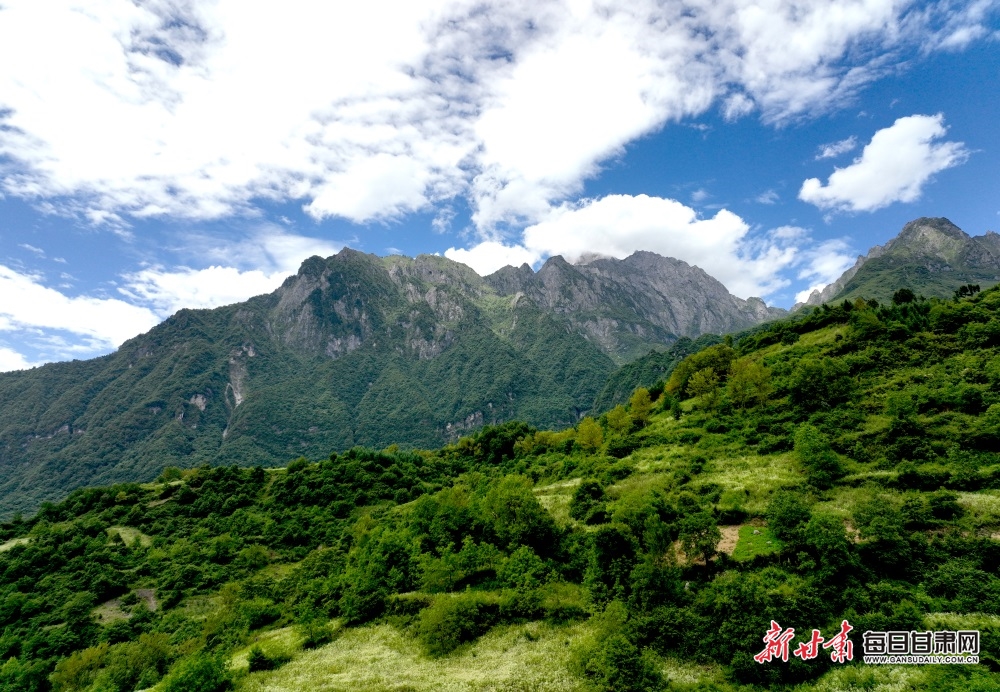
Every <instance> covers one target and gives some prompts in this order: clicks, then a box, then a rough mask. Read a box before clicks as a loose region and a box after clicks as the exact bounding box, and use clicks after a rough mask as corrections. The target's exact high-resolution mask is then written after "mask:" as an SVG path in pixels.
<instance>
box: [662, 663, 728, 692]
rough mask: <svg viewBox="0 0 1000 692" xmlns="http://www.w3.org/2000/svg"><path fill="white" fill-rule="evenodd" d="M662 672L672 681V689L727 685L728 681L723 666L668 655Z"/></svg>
mask: <svg viewBox="0 0 1000 692" xmlns="http://www.w3.org/2000/svg"><path fill="white" fill-rule="evenodd" d="M660 672H661V673H662V674H663V677H664V678H666V679H667V681H669V682H670V684H671V689H678V688H679V689H686V688H687V687H688V686H690V687H692V688H698V687H699V686H704V685H725V683H726V676H725V673H724V672H723V670H722V666H720V665H717V664H699V663H695V662H693V661H684V660H680V659H677V658H673V657H667V658H665V659H663V663H662V665H661V666H660ZM709 689H712V688H709Z"/></svg>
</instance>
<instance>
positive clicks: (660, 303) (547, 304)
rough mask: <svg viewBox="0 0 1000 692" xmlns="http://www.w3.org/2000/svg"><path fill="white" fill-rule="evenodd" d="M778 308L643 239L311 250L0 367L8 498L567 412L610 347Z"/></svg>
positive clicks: (735, 325)
mask: <svg viewBox="0 0 1000 692" xmlns="http://www.w3.org/2000/svg"><path fill="white" fill-rule="evenodd" d="M780 312H781V311H774V310H771V309H769V308H767V307H766V306H765V305H764V304H763V302H761V301H759V300H756V299H751V300H749V301H743V300H740V299H739V298H735V297H733V296H732V295H730V294H729V293H728V291H726V290H725V288H724V287H723V286H722V284H720V283H719V282H718V281H716V280H714V279H712V278H711V277H710V276H708V275H707V274H705V273H704V272H703V271H701V270H700V269H698V268H696V267H691V266H689V265H687V264H685V263H683V262H679V261H677V260H672V259H667V258H663V257H658V256H657V255H653V254H651V253H636V254H635V255H633V256H632V257H629V258H628V259H625V260H620V261H619V260H606V259H601V260H595V261H592V262H590V263H589V264H586V265H581V266H572V265H569V264H567V263H566V262H565V261H563V260H562V258H559V257H556V258H552V259H551V260H549V261H548V262H547V263H546V264H545V266H543V267H542V268H541V269H540V270H539V272H538V273H535V272H533V271H532V270H531V268H530V267H527V266H523V267H521V268H519V269H515V268H514V267H507V268H505V269H503V270H501V271H499V272H497V273H496V274H494V275H493V276H491V277H487V278H485V279H484V278H482V277H480V276H479V275H477V274H476V273H475V272H473V271H472V270H471V269H470V268H469V267H467V266H465V265H463V264H458V263H456V262H453V261H451V260H448V259H445V258H442V257H435V256H428V255H423V256H420V257H417V258H415V259H411V258H407V257H385V258H382V257H377V256H375V255H368V254H364V253H361V252H357V251H355V250H350V249H345V250H343V251H342V252H340V253H338V254H337V255H335V256H333V257H329V258H326V259H323V258H320V257H311V258H309V259H308V260H306V261H305V262H303V263H302V266H301V267H300V269H299V271H298V272H297V274H296V275H295V276H291V277H289V278H288V279H287V280H286V281H285V282H284V283H283V284H282V286H281V287H280V288H278V289H277V290H276V291H274V292H273V293H271V294H268V295H262V296H257V297H255V298H252V299H250V300H248V301H246V302H244V303H239V304H235V305H229V306H225V307H222V308H217V309H214V310H181V311H180V312H178V313H177V314H175V315H173V316H172V317H171V318H169V319H168V320H166V321H164V322H163V323H162V324H160V325H158V326H156V327H155V328H153V329H152V330H150V331H149V332H148V333H146V334H143V335H140V336H138V337H136V338H134V339H131V340H129V341H127V342H126V343H125V344H123V345H122V346H121V348H120V349H119V350H118V351H117V352H116V353H113V354H111V355H109V356H105V357H102V358H97V359H94V360H90V361H77V362H72V363H55V364H51V365H46V366H43V367H41V368H36V369H34V370H29V371H22V372H13V373H0V517H2V516H4V515H8V514H10V513H12V512H13V511H16V510H22V511H32V510H34V509H35V508H36V507H37V506H38V504H39V503H40V502H41V501H44V500H54V499H59V498H61V497H63V496H64V495H65V494H66V493H67V492H68V491H69V490H71V489H73V488H76V487H80V486H82V485H95V484H99V485H106V484H110V483H115V482H121V481H145V480H150V479H152V478H155V477H156V475H158V474H159V472H160V471H161V470H162V469H163V467H164V466H168V465H179V466H185V467H190V466H196V465H199V464H202V463H208V464H239V465H253V464H261V465H273V464H283V463H287V462H288V461H289V460H290V459H294V458H296V457H298V456H307V457H310V458H314V459H315V458H322V457H325V456H327V455H329V453H330V452H331V451H333V450H343V449H346V448H349V447H351V446H354V445H365V446H371V447H384V446H386V445H389V444H391V443H400V444H403V445H410V446H423V447H436V446H439V445H441V444H443V443H446V442H449V441H453V440H454V439H456V438H457V437H458V436H459V435H463V434H468V433H469V432H471V431H472V430H474V429H475V428H477V427H479V426H481V425H484V424H491V423H499V422H503V421H506V420H510V419H513V418H517V419H521V420H525V421H527V422H529V423H532V424H534V425H537V426H546V427H556V428H558V427H564V426H568V425H573V424H574V423H575V422H576V421H578V420H579V418H580V416H581V415H583V414H584V413H585V412H587V411H588V410H590V408H591V406H592V405H593V402H594V400H595V398H596V396H597V394H598V393H599V392H600V391H601V388H602V387H603V386H604V384H605V382H606V381H607V379H608V377H609V376H610V375H611V374H612V372H614V371H615V369H616V364H617V363H620V362H622V361H623V360H625V359H627V358H629V357H630V356H632V355H634V354H645V353H647V352H648V351H649V349H650V348H652V347H660V348H664V347H666V346H668V345H669V344H671V343H673V342H674V341H676V340H677V338H678V337H680V336H697V335H698V334H701V333H703V332H706V331H718V332H725V331H731V330H735V329H740V328H743V327H747V326H750V325H753V324H756V323H758V322H760V321H762V320H765V319H768V318H771V317H772V316H774V315H775V314H779V313H780Z"/></svg>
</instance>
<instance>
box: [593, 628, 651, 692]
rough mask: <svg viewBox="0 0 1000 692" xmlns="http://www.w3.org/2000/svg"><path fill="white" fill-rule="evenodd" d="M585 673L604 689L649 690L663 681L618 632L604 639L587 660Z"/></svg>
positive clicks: (606, 691) (620, 691) (619, 691)
mask: <svg viewBox="0 0 1000 692" xmlns="http://www.w3.org/2000/svg"><path fill="white" fill-rule="evenodd" d="M586 672H587V673H588V675H589V677H590V678H591V679H592V680H593V681H594V683H595V684H596V685H597V688H598V689H599V690H602V691H604V692H631V691H632V690H644V691H650V692H652V691H653V690H659V689H663V687H664V684H665V682H664V680H663V676H662V675H661V674H660V672H659V670H657V667H656V665H655V664H654V663H653V661H652V660H650V658H649V657H648V656H644V655H643V654H642V653H641V652H640V651H639V649H638V648H637V647H636V646H635V644H633V643H632V642H630V641H629V640H628V639H627V638H625V637H624V636H623V635H621V634H613V635H611V636H610V637H608V638H607V639H605V640H604V643H603V644H602V645H601V646H600V648H598V649H597V651H596V652H595V653H594V655H593V657H592V658H591V659H590V661H588V663H587V666H586Z"/></svg>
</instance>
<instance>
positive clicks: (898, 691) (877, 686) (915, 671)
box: [805, 665, 929, 692]
mask: <svg viewBox="0 0 1000 692" xmlns="http://www.w3.org/2000/svg"><path fill="white" fill-rule="evenodd" d="M925 679H926V673H925V671H924V669H923V668H921V667H920V666H866V665H856V666H850V665H849V666H844V667H837V668H833V669H831V670H830V671H829V672H828V673H826V674H825V675H823V676H822V677H821V678H819V679H818V680H816V681H815V682H814V683H813V684H812V685H811V686H809V687H806V688H805V689H810V690H815V691H816V692H845V691H847V690H859V691H860V690H864V692H910V691H911V690H923V689H929V688H927V687H925V686H924V681H925Z"/></svg>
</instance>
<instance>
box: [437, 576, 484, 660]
mask: <svg viewBox="0 0 1000 692" xmlns="http://www.w3.org/2000/svg"><path fill="white" fill-rule="evenodd" d="M496 610H497V607H496V605H495V604H493V603H490V602H489V601H487V599H486V598H484V596H483V595H482V594H480V593H477V592H474V591H470V592H466V593H463V594H459V595H456V596H445V597H442V598H439V599H437V600H436V601H435V602H434V605H432V606H431V607H430V608H427V609H425V610H423V611H421V613H420V619H419V621H418V623H417V636H418V637H419V639H420V641H421V642H422V643H423V645H424V648H425V649H426V650H427V653H429V654H431V655H432V656H443V655H445V654H449V653H451V652H452V651H454V650H455V649H457V648H458V647H459V645H461V644H463V643H465V642H468V641H472V640H473V639H475V638H476V637H478V636H479V635H481V634H483V633H484V632H486V631H487V630H488V629H489V628H490V627H492V626H493V622H494V620H495V614H496Z"/></svg>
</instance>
